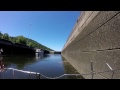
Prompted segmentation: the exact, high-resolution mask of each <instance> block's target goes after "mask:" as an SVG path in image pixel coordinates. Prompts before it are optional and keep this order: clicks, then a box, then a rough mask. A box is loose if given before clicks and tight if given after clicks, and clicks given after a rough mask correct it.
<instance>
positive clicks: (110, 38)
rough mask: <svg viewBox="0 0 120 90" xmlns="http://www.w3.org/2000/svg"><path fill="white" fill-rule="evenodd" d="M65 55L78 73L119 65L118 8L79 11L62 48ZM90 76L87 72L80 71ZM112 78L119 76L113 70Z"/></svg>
mask: <svg viewBox="0 0 120 90" xmlns="http://www.w3.org/2000/svg"><path fill="white" fill-rule="evenodd" d="M62 56H63V57H64V58H66V59H67V60H68V61H69V62H70V63H71V65H73V67H75V68H76V70H77V71H78V72H79V73H81V74H84V73H91V64H90V62H91V61H93V69H94V71H95V72H104V71H110V68H109V67H108V66H107V65H106V63H108V64H109V65H110V66H111V67H112V68H113V69H120V11H83V12H81V15H80V17H79V18H78V20H77V22H76V24H75V27H74V28H73V30H72V32H71V34H70V36H69V38H68V40H67V42H66V44H65V45H64V47H63V50H62ZM83 77H84V78H87V79H90V78H91V75H84V76H83ZM111 77H112V72H104V73H100V74H95V75H94V77H93V78H94V79H101V78H111ZM113 78H120V71H118V70H117V71H115V72H114V76H113Z"/></svg>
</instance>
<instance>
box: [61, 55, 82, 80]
mask: <svg viewBox="0 0 120 90" xmlns="http://www.w3.org/2000/svg"><path fill="white" fill-rule="evenodd" d="M62 60H63V64H64V70H65V73H66V74H79V73H78V72H77V70H76V69H75V68H74V67H73V66H72V65H71V64H70V63H69V62H68V61H67V60H66V59H65V58H64V57H62ZM66 78H67V79H84V77H83V76H67V77H66Z"/></svg>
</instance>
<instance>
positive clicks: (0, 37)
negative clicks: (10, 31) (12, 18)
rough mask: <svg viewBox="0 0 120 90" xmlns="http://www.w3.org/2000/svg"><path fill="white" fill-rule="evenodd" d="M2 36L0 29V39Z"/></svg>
mask: <svg viewBox="0 0 120 90" xmlns="http://www.w3.org/2000/svg"><path fill="white" fill-rule="evenodd" d="M2 36H3V34H2V33H1V31H0V39H2Z"/></svg>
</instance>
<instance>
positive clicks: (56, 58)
mask: <svg viewBox="0 0 120 90" xmlns="http://www.w3.org/2000/svg"><path fill="white" fill-rule="evenodd" d="M2 61H3V63H4V65H5V68H15V69H19V70H25V71H31V72H38V73H41V74H42V75H45V76H47V77H51V78H54V77H58V76H61V75H63V74H78V72H77V71H76V70H75V69H74V68H73V67H72V66H71V65H70V64H69V62H67V60H65V59H64V58H63V57H62V56H61V54H47V55H44V56H40V57H35V56H30V55H24V56H3V58H2ZM14 74H15V75H14V76H15V77H13V72H12V70H7V71H5V72H3V73H1V75H0V78H5V79H13V78H17V79H28V78H30V79H35V78H36V76H35V75H33V76H32V75H31V77H29V74H25V73H21V72H18V71H15V73H14ZM81 78H82V79H83V77H82V76H77V77H76V76H69V77H62V79H81ZM60 79H61V78H60Z"/></svg>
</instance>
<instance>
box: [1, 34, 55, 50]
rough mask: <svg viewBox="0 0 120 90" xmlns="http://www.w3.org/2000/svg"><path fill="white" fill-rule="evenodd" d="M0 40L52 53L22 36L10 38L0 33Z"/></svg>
mask: <svg viewBox="0 0 120 90" xmlns="http://www.w3.org/2000/svg"><path fill="white" fill-rule="evenodd" d="M0 39H5V40H9V41H11V42H13V43H20V44H24V45H26V46H30V47H34V48H40V49H43V50H49V51H54V50H52V49H50V48H48V47H46V46H44V45H42V44H40V43H38V42H36V41H34V40H32V39H29V38H26V37H24V36H22V35H21V36H16V37H11V36H9V35H8V33H4V34H2V33H1V32H0Z"/></svg>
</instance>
